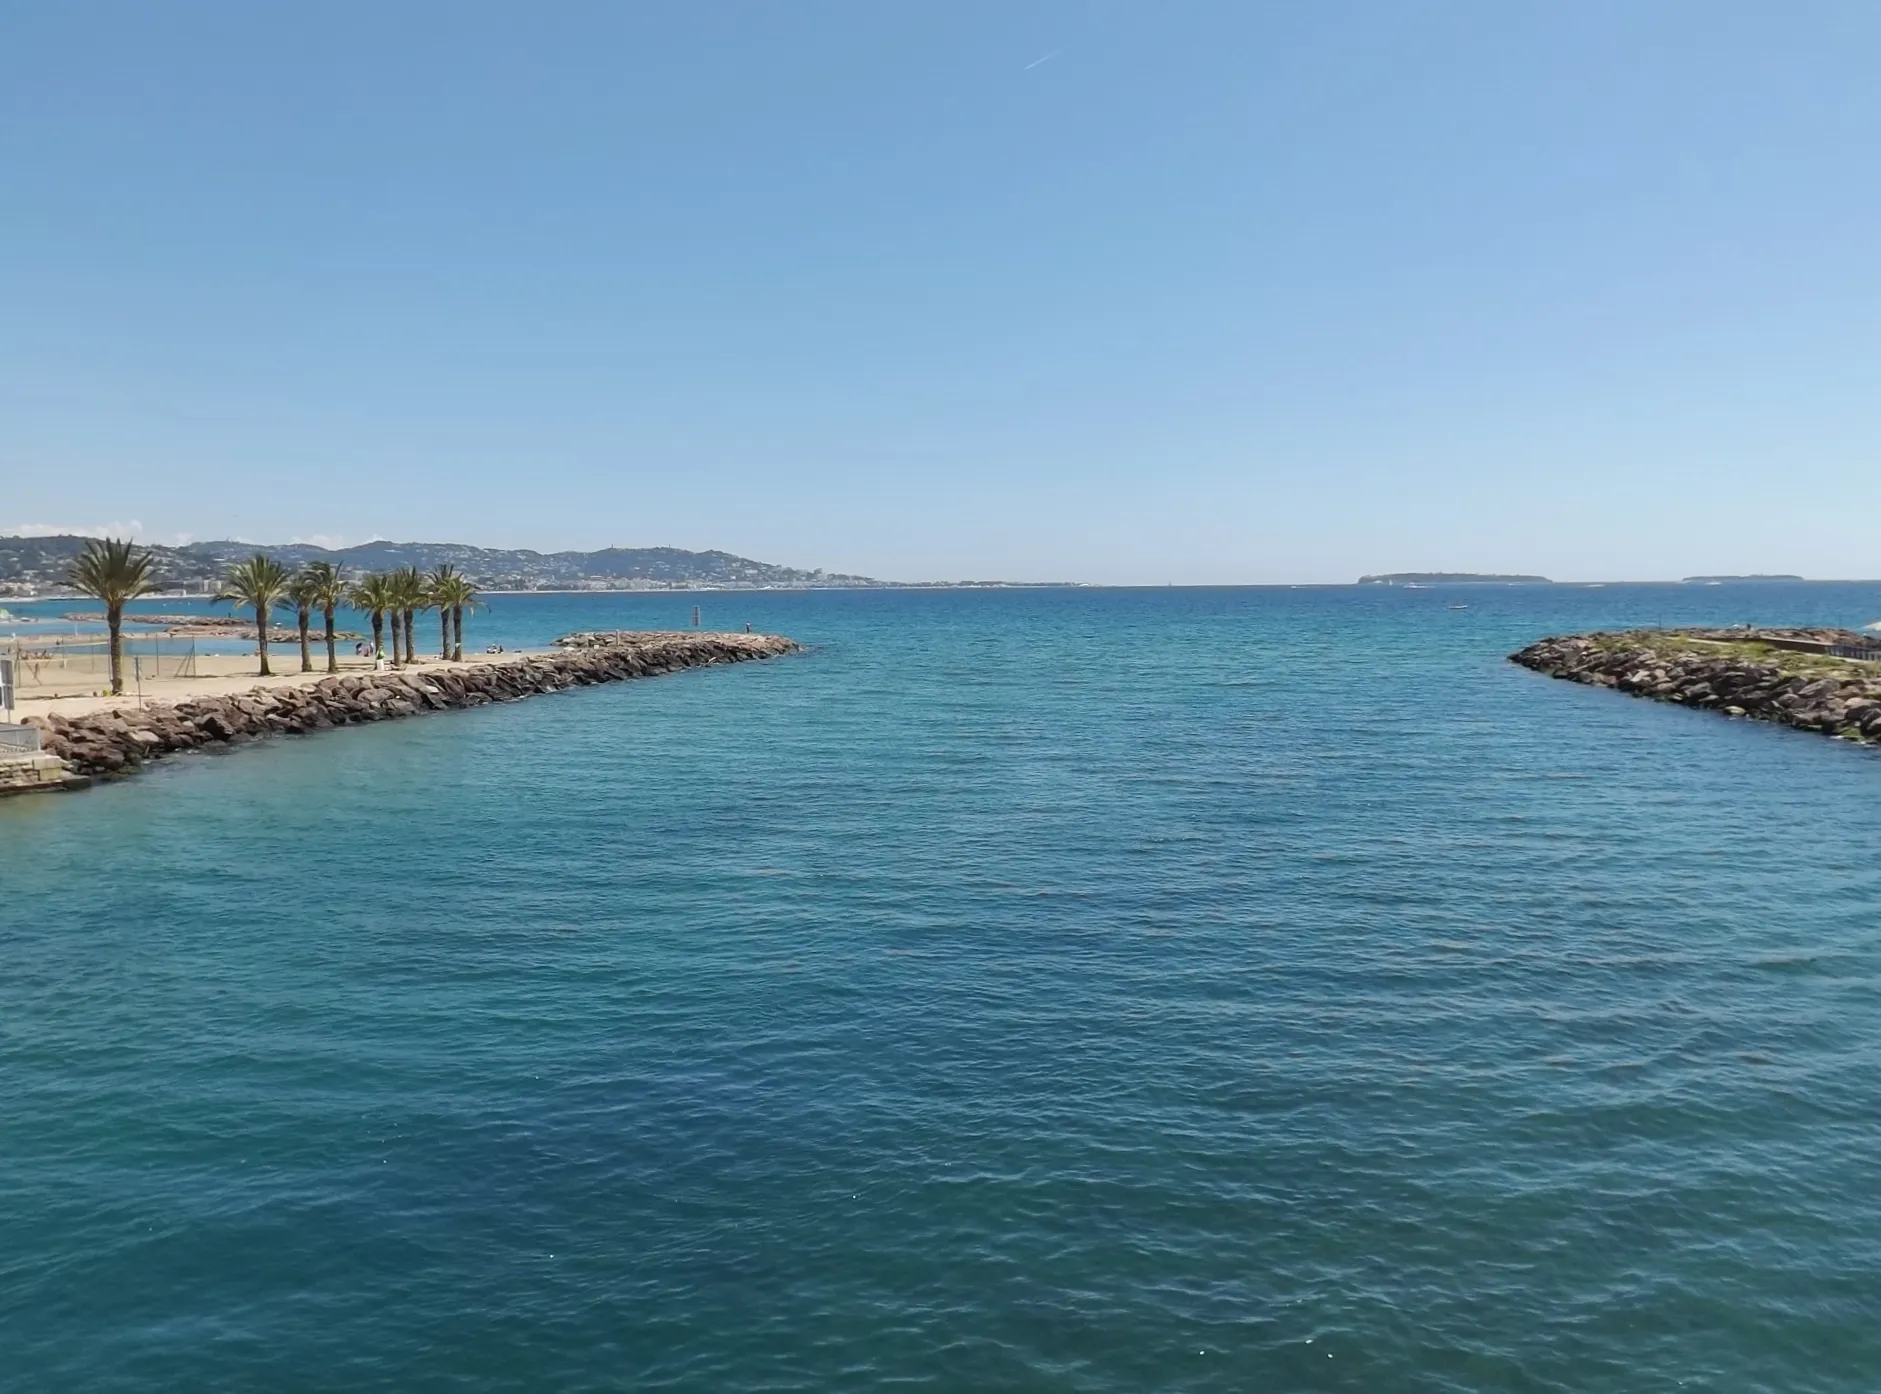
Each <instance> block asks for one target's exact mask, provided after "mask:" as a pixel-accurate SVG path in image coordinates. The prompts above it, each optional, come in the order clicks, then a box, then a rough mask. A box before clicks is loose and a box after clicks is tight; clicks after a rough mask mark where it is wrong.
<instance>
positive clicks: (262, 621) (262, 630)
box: [255, 605, 274, 678]
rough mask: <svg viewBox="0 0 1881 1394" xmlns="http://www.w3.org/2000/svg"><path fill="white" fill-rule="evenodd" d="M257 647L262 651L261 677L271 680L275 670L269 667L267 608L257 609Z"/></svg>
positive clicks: (259, 607)
mask: <svg viewBox="0 0 1881 1394" xmlns="http://www.w3.org/2000/svg"><path fill="white" fill-rule="evenodd" d="M255 647H256V648H257V649H259V650H260V651H261V676H262V677H264V678H271V677H273V676H274V670H273V669H272V668H270V667H268V611H267V609H266V607H264V606H261V605H257V606H256V607H255Z"/></svg>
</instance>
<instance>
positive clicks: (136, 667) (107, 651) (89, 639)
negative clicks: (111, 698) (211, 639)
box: [6, 634, 196, 699]
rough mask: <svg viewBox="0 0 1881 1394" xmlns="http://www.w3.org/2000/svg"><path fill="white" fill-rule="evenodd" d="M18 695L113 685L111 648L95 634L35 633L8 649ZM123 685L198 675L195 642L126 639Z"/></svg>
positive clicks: (129, 690) (108, 643)
mask: <svg viewBox="0 0 1881 1394" xmlns="http://www.w3.org/2000/svg"><path fill="white" fill-rule="evenodd" d="M6 656H7V657H8V658H10V659H11V660H12V661H13V681H14V684H15V686H16V688H17V691H16V693H15V697H16V699H17V698H18V697H19V696H23V695H30V694H35V693H36V694H38V695H50V694H51V693H52V692H55V691H64V692H72V691H75V690H83V689H91V688H102V687H105V686H107V685H108V684H109V683H110V681H111V644H110V641H109V640H106V639H101V638H98V637H97V636H95V635H90V634H84V635H44V636H41V635H35V636H33V637H32V638H31V639H18V640H15V641H13V642H12V643H11V644H10V645H8V647H7V650H6ZM122 656H123V660H124V687H125V690H126V692H131V691H134V690H135V687H134V685H135V684H137V683H140V682H148V681H151V680H152V679H155V678H193V677H195V676H196V641H195V640H194V639H141V638H140V639H126V640H125V641H124V647H123V651H122Z"/></svg>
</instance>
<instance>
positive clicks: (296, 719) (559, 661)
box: [26, 632, 800, 778]
mask: <svg viewBox="0 0 1881 1394" xmlns="http://www.w3.org/2000/svg"><path fill="white" fill-rule="evenodd" d="M610 640H611V642H609V643H607V644H604V645H589V646H585V647H581V648H578V649H571V650H570V651H568V652H563V653H553V654H540V655H533V656H529V657H519V658H514V659H508V660H499V661H496V662H487V663H469V664H464V665H461V666H452V667H438V668H426V669H423V670H419V671H407V672H398V671H393V672H384V673H362V674H357V675H341V676H334V677H327V678H322V679H320V680H319V681H316V682H311V683H305V684H301V685H297V686H284V687H257V688H254V689H252V690H250V691H248V692H244V693H241V694H239V695H237V696H231V697H199V698H195V699H191V700H187V701H181V702H177V703H175V704H174V705H168V704H152V705H149V706H144V707H130V706H127V707H118V708H114V709H112V710H110V711H104V712H95V713H89V714H86V715H83V716H73V717H65V716H60V715H58V714H54V715H52V716H47V717H38V716H31V717H28V718H26V722H27V724H29V725H34V726H37V727H39V729H40V732H41V737H40V739H41V744H42V746H43V747H44V751H45V753H46V754H47V755H53V756H57V757H58V758H59V759H60V760H62V761H64V762H65V765H66V768H67V769H68V770H70V771H71V772H73V773H74V774H78V775H90V776H98V777H105V778H111V777H116V776H122V775H127V774H131V773H134V772H135V771H136V770H137V768H138V767H139V766H141V765H142V764H143V763H144V762H145V761H148V760H155V759H160V758H162V757H163V756H166V755H174V754H177V753H179V752H181V751H187V750H199V749H203V748H205V747H214V746H222V745H231V744H234V743H237V742H240V741H246V740H253V739H255V738H257V737H261V736H274V735H302V734H305V733H307V732H309V731H325V730H329V729H331V728H332V727H335V726H353V725H359V724H361V723H364V722H369V721H386V720H390V719H392V718H394V717H401V716H417V715H419V714H420V713H422V712H430V711H450V710H453V709H456V708H461V707H480V706H485V705H487V704H488V703H491V702H512V701H516V700H518V699H520V698H523V697H534V696H537V695H539V694H541V693H545V692H561V691H564V690H566V689H568V688H571V687H582V686H586V685H589V684H593V683H604V682H622V681H625V680H626V679H629V678H647V677H655V676H658V675H660V674H663V673H674V672H678V671H679V670H681V669H684V668H702V667H706V666H709V665H712V664H719V663H740V662H744V661H746V660H749V659H759V658H776V657H779V656H781V655H783V654H788V653H795V652H797V651H798V650H799V647H800V646H799V645H797V644H795V643H793V642H792V641H791V640H789V639H785V638H781V637H778V636H775V635H767V634H700V633H678V632H675V633H621V634H617V635H611V636H610Z"/></svg>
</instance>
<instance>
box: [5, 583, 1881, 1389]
mask: <svg viewBox="0 0 1881 1394" xmlns="http://www.w3.org/2000/svg"><path fill="white" fill-rule="evenodd" d="M695 599H698V598H695V597H670V596H669V597H657V596H656V597H643V598H631V597H531V598H524V599H507V598H499V599H498V601H497V602H496V606H495V609H494V610H493V611H492V613H491V614H489V615H488V616H480V617H478V619H477V621H476V622H475V628H474V629H473V638H474V639H475V640H476V641H477V642H478V643H481V642H487V641H488V640H489V639H490V638H497V637H500V638H502V639H504V640H505V641H506V642H509V643H511V644H516V643H524V642H538V641H540V640H541V639H543V638H546V637H548V636H549V635H552V634H554V633H556V632H559V631H561V630H564V629H570V628H577V627H590V626H599V625H613V624H624V625H633V624H672V623H676V622H683V621H684V620H685V619H686V618H688V617H689V612H690V608H691V605H692V604H693V603H695ZM699 603H702V604H703V605H704V606H705V609H706V611H707V613H706V616H705V618H706V620H707V622H708V623H718V624H722V625H724V626H726V627H733V626H735V625H737V624H740V623H742V622H743V621H744V620H745V619H751V620H753V621H754V622H755V623H756V624H757V626H758V627H759V628H762V629H772V630H779V631H783V632H788V633H791V634H793V635H795V636H796V637H798V638H800V639H803V640H805V641H807V642H809V643H811V644H812V645H813V646H814V647H813V650H812V652H810V653H809V654H807V655H804V656H802V657H799V658H796V659H792V660H788V661H785V662H780V663H775V664H768V665H749V666H744V667H739V668H735V669H726V670H721V671H708V672H700V673H692V674H685V675H680V676H677V677H673V678H668V679H661V680H657V681H651V682H642V683H634V684H627V685H622V686H616V687H608V688H596V689H587V690H583V691H579V692H571V693H566V694H561V695H557V696H553V697H547V698H541V699H537V700H534V701H531V702H527V703H521V704H516V705H510V706H503V707H499V708H490V709H482V710H478V711H474V712H466V713H457V714H451V715H447V716H440V717H436V718H429V719H424V720H417V721H409V722H401V723H393V724H389V725H385V726H380V727H374V728H368V729H362V730H349V731H340V732H334V733H331V734H328V735H324V736H319V737H313V738H307V739H301V740H292V741H282V742H276V743H269V744H263V745H256V746H249V747H244V748H241V749H239V750H236V751H233V752H229V753H227V754H223V755H216V756H205V757H192V758H188V759H184V760H179V761H176V762H173V763H170V764H167V765H164V766H159V767H156V768H153V769H152V770H151V771H150V772H149V773H147V774H146V775H144V776H142V777H140V778H139V779H137V780H135V781H132V782H129V783H127V784H123V785H118V786H114V787H109V788H104V789H99V790H96V791H94V792H92V793H89V794H86V795H83V796H73V797H65V798H55V799H40V800H13V801H10V802H7V803H4V804H0V952H3V953H4V965H5V969H4V976H3V977H0V1098H3V1099H4V1106H3V1108H0V1197H3V1203H0V1352H3V1353H4V1354H3V1355H0V1361H3V1363H4V1366H5V1371H6V1373H5V1375H4V1378H0V1383H4V1384H5V1386H6V1387H8V1388H18V1389H22V1390H87V1391H92V1390H168V1389H190V1390H229V1391H235V1390H244V1391H245V1390H259V1389H267V1390H278V1391H300V1390H383V1391H425V1390H453V1391H459V1390H475V1391H511V1390H514V1391H525V1390H527V1391H539V1390H629V1389H631V1390H649V1389H671V1390H698V1391H759V1390H763V1391H781V1390H804V1391H813V1390H844V1389H854V1390H862V1389H871V1390H873V1389H878V1388H882V1387H885V1386H891V1385H905V1386H913V1387H917V1388H924V1389H932V1390H947V1391H952V1390H960V1391H967V1390H986V1389H1014V1390H1065V1391H1140V1390H1148V1389H1181V1390H1198V1391H1212V1390H1220V1391H1240V1390H1367V1391H1370V1390H1380V1389H1392V1390H1430V1391H1439V1390H1442V1391H1450V1390H1455V1391H1462V1390H1561V1391H1567V1390H1573V1391H1604V1390H1611V1391H1622V1390H1624V1391H1656V1390H1675V1389H1680V1390H1719V1391H1726V1390H1729V1391H1737V1390H1750V1389H1783V1390H1786V1391H1826V1390H1837V1391H1842V1390H1847V1391H1855V1390H1869V1389H1872V1388H1873V1387H1874V1386H1875V1383H1876V1381H1877V1378H1881V1374H1878V1372H1881V1167H1877V1165H1876V1158H1877V1156H1881V1073H1878V1071H1877V1066H1881V914H1878V910H1881V871H1878V870H1877V865H1878V863H1877V856H1876V854H1877V850H1881V848H1878V845H1877V842H1878V840H1877V833H1878V832H1881V756H1877V755H1876V754H1875V753H1873V752H1869V751H1865V750H1860V749H1855V748H1851V747H1847V746H1844V745H1841V744H1838V743H1834V742H1829V741H1825V740H1822V739H1820V738H1817V737H1810V736H1804V735H1799V734H1796V733H1792V732H1786V731H1781V730H1777V729H1773V728H1769V727H1763V726H1756V725H1751V724H1748V723H1744V722H1732V721H1726V720H1723V719H1720V718H1718V717H1715V716H1711V715H1707V714H1700V713H1690V712H1685V711H1681V710H1677V709H1672V708H1667V707H1663V706H1658V705H1654V704H1649V703H1644V702H1636V701H1630V700H1627V699H1625V698H1621V697H1617V696H1615V695H1613V694H1610V693H1606V692H1601V691H1596V690H1592V689H1587V688H1582V687H1577V686H1574V685H1571V684H1566V683H1558V682H1550V681H1548V680H1546V679H1543V678H1540V677H1537V676H1535V675H1533V674H1530V673H1527V672H1524V671H1522V670H1519V669H1516V668H1514V667H1513V666H1511V665H1509V664H1507V663H1505V662H1503V661H1502V655H1503V654H1504V653H1506V652H1507V651H1508V650H1510V649H1512V648H1514V647H1516V646H1517V645H1519V644H1520V643H1523V642H1526V641H1527V640H1529V639H1532V638H1535V637H1538V636H1539V635H1541V634H1543V633H1547V632H1553V631H1560V630H1566V629H1575V628H1584V627H1589V626H1592V625H1597V624H1619V623H1639V622H1658V621H1661V620H1670V621H1700V620H1702V621H1713V622H1727V621H1735V620H1740V619H1742V620H1760V621H1776V620H1807V621H1821V622H1837V623H1854V624H1860V623H1865V622H1867V621H1868V620H1871V619H1874V618H1876V617H1878V616H1881V587H1876V586H1808V587H1738V586H1729V587H1718V588H1710V589H1689V588H1673V587H1608V588H1605V589H1580V588H1573V589H1570V588H1551V589H1549V588H1517V589H1507V590H1500V589H1499V590H1493V591H1485V590H1470V591H1463V592H1458V591H1454V590H1441V589H1438V590H1431V591H1419V592H1403V591H1399V592H1379V591H1359V590H1239V591H1236V590H1207V591H1195V590H1172V591H1134V592H1101V591H1091V592H1085V591H1040V592H990V593H979V592H964V593H963V592H944V593H931V594H929V593H882V594H871V593H850V594H843V593H831V594H822V595H799V596H786V595H772V596H749V597H704V598H703V599H702V600H699ZM1455 603H1467V604H1469V605H1470V606H1471V608H1470V609H1468V610H1466V611H1453V610H1450V609H1448V608H1447V607H1448V606H1449V605H1450V604H1455Z"/></svg>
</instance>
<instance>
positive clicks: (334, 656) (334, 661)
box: [325, 605, 340, 673]
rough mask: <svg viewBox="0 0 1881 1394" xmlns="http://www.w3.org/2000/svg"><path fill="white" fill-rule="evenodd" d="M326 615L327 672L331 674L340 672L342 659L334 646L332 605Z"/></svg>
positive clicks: (327, 608) (327, 609)
mask: <svg viewBox="0 0 1881 1394" xmlns="http://www.w3.org/2000/svg"><path fill="white" fill-rule="evenodd" d="M325 613H326V621H327V671H328V672H329V673H337V672H339V671H340V658H339V651H338V650H337V649H336V648H334V646H333V607H332V606H331V605H329V606H327V607H326V612H325Z"/></svg>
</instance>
